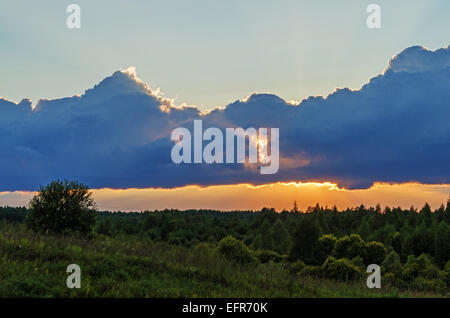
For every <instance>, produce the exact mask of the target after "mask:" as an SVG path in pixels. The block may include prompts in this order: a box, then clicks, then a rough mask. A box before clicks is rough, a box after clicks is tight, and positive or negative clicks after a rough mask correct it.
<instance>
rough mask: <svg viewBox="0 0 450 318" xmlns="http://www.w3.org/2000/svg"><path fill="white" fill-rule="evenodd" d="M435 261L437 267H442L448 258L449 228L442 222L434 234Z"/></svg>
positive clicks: (449, 249)
mask: <svg viewBox="0 0 450 318" xmlns="http://www.w3.org/2000/svg"><path fill="white" fill-rule="evenodd" d="M434 248H435V260H436V263H437V264H438V265H439V266H442V267H443V266H444V265H445V263H446V262H447V261H448V260H449V258H450V226H449V225H448V224H447V223H445V222H442V223H440V224H439V226H438V227H437V231H436V234H435V243H434Z"/></svg>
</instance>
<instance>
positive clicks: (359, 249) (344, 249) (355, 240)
mask: <svg viewBox="0 0 450 318" xmlns="http://www.w3.org/2000/svg"><path fill="white" fill-rule="evenodd" d="M333 255H334V256H335V257H336V258H337V259H340V258H348V259H352V258H353V257H356V256H361V257H362V258H364V256H365V243H364V241H363V240H362V238H361V237H360V236H359V235H358V234H351V235H349V236H344V237H342V238H340V239H339V240H337V242H336V246H335V248H334V251H333Z"/></svg>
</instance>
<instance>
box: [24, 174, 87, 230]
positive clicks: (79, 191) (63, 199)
mask: <svg viewBox="0 0 450 318" xmlns="http://www.w3.org/2000/svg"><path fill="white" fill-rule="evenodd" d="M95 214H96V211H95V203H94V199H93V198H92V193H91V192H90V191H89V189H88V187H87V186H86V185H84V184H81V183H78V182H76V181H70V182H69V181H67V180H65V181H59V180H58V181H53V182H51V183H50V184H48V185H47V186H45V187H43V186H41V187H40V190H39V192H38V193H37V194H36V195H35V196H34V197H33V198H32V199H31V201H30V212H29V213H28V214H27V217H26V224H27V226H28V228H30V229H32V230H34V231H35V232H41V233H54V234H62V233H67V232H76V233H80V234H89V233H91V231H92V229H93V227H94V225H95Z"/></svg>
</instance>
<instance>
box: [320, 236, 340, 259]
mask: <svg viewBox="0 0 450 318" xmlns="http://www.w3.org/2000/svg"><path fill="white" fill-rule="evenodd" d="M336 241H337V239H336V237H335V236H334V235H333V234H326V235H322V236H321V237H320V238H319V244H318V248H317V250H318V251H317V252H318V255H317V258H318V262H319V263H320V264H322V263H323V262H324V261H325V260H326V259H327V257H328V256H330V255H331V253H332V252H333V250H334V247H335V246H336Z"/></svg>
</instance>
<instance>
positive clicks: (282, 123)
mask: <svg viewBox="0 0 450 318" xmlns="http://www.w3.org/2000/svg"><path fill="white" fill-rule="evenodd" d="M299 89H300V88H299ZM194 119H202V120H203V123H204V129H205V128H206V127H208V126H215V127H221V128H225V127H243V128H247V127H255V128H259V127H267V128H272V127H273V128H280V156H281V158H280V170H279V172H278V173H277V174H275V175H261V174H260V173H259V169H251V168H248V167H245V166H243V165H217V164H216V165H206V164H204V165H194V164H188V165H175V164H173V163H172V161H171V158H170V150H171V148H172V146H173V142H172V141H171V140H170V135H171V132H172V130H173V129H174V128H177V127H186V128H191V127H192V125H193V120H194ZM0 149H1V156H0V191H11V190H35V189H36V188H37V186H38V184H45V183H47V182H48V181H50V180H52V179H55V178H69V179H77V180H80V181H82V182H85V183H87V184H89V185H90V186H91V187H95V188H100V187H111V188H128V187H139V188H143V187H176V186H183V185H187V184H201V185H212V184H231V183H253V184H262V183H267V182H273V181H334V182H336V183H338V184H339V185H341V186H344V187H348V188H365V187H368V186H370V185H371V184H372V183H373V182H375V181H385V182H406V181H419V182H423V183H450V164H449V162H450V49H449V48H446V49H440V50H437V51H434V52H433V51H428V50H426V49H424V48H421V47H411V48H408V49H406V50H405V51H404V52H402V53H401V54H399V55H398V56H396V57H394V58H393V59H392V60H391V61H390V62H389V65H388V67H387V68H386V71H385V73H384V74H382V75H379V76H377V77H375V78H372V79H371V80H370V81H369V82H368V83H367V84H366V85H364V86H363V87H362V88H361V89H360V90H357V91H352V90H349V89H340V90H336V91H335V92H333V93H332V94H330V95H329V96H327V97H326V98H322V97H310V98H308V99H306V100H304V101H302V102H301V103H300V104H299V105H292V104H289V103H287V102H285V101H284V100H282V99H281V98H279V97H277V96H275V95H270V94H254V95H252V96H250V97H249V98H248V99H247V100H245V101H236V102H234V103H232V104H230V105H228V106H227V107H225V108H223V109H216V110H214V111H212V112H210V113H208V114H201V112H200V111H199V110H198V109H196V108H194V107H174V106H173V105H172V104H171V102H170V101H168V100H166V99H163V98H161V97H159V96H157V94H154V93H153V92H152V91H151V90H150V89H149V88H148V86H146V85H145V84H143V83H142V82H141V81H140V80H139V79H138V78H137V77H136V76H135V73H134V72H133V70H132V69H129V70H126V71H120V72H116V73H114V74H113V75H112V76H110V77H108V78H106V79H105V80H103V81H102V82H101V83H100V84H98V85H97V86H95V87H94V88H92V89H90V90H87V91H86V92H85V94H84V95H82V96H73V97H69V98H64V99H58V100H41V101H40V102H39V103H38V105H37V107H36V108H35V109H34V110H32V109H31V102H30V101H29V100H23V101H22V102H20V103H19V104H17V105H16V104H15V103H13V102H10V101H7V100H5V99H1V98H0Z"/></svg>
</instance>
